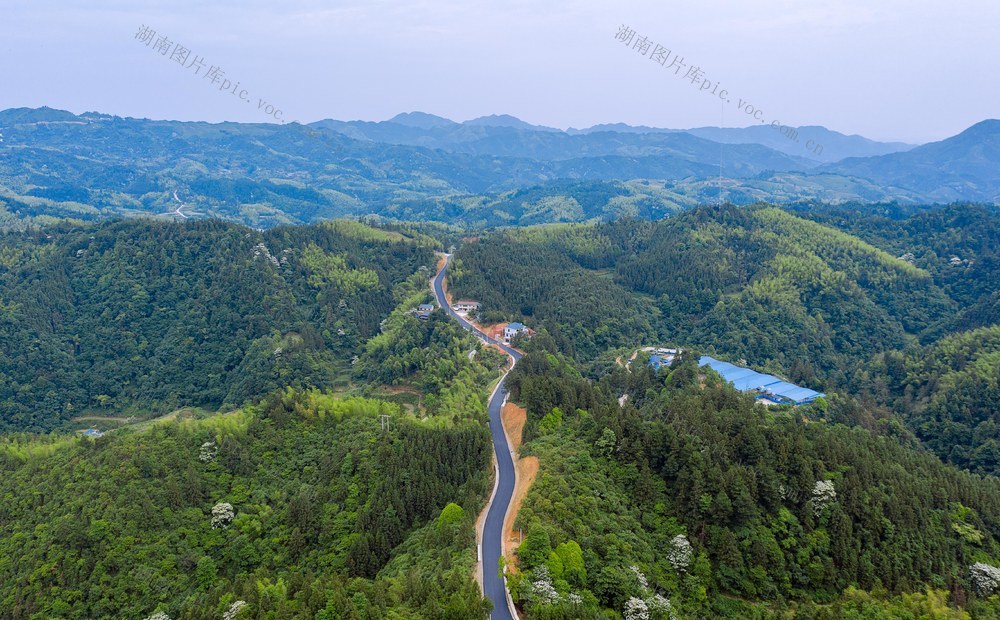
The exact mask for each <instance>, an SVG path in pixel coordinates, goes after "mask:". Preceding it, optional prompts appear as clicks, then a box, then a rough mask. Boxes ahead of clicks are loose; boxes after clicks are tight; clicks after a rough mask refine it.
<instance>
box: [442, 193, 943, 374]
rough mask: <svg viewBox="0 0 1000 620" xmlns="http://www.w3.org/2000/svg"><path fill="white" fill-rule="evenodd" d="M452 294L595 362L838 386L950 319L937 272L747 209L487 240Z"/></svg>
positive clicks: (463, 262) (831, 232)
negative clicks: (714, 369) (747, 369)
mask: <svg viewBox="0 0 1000 620" xmlns="http://www.w3.org/2000/svg"><path fill="white" fill-rule="evenodd" d="M457 258H458V261H459V262H458V269H457V271H456V273H455V277H454V278H453V290H454V291H455V293H456V294H457V295H459V296H461V297H471V298H474V299H479V300H480V301H482V302H483V303H484V309H483V311H484V313H486V315H487V316H491V317H492V318H500V317H508V318H515V317H516V318H521V319H524V320H525V321H527V322H528V324H529V325H531V326H532V327H535V328H545V329H546V330H547V331H548V332H549V333H550V334H551V335H553V336H554V337H555V338H556V340H557V341H558V342H560V343H565V346H564V347H563V350H564V351H567V352H569V353H571V354H573V355H574V356H575V357H577V359H580V360H593V359H595V358H596V357H598V356H599V355H600V354H601V353H603V352H604V351H606V350H608V349H612V348H621V347H626V346H631V345H638V344H651V343H655V342H672V343H676V344H680V345H688V346H695V347H697V348H699V349H702V350H706V351H714V352H716V353H718V354H720V355H724V356H726V357H727V358H729V359H733V360H738V359H743V360H745V361H746V362H748V363H749V364H751V365H754V366H757V367H761V368H765V369H768V370H773V371H777V372H783V373H784V374H786V375H788V376H790V378H791V379H792V380H795V381H802V382H805V383H807V384H809V385H814V386H824V385H839V384H843V383H844V382H846V380H847V379H848V377H849V376H850V375H851V374H853V370H854V367H855V365H856V364H857V363H858V362H859V361H861V360H866V359H868V358H870V357H871V355H873V354H875V353H877V352H880V351H884V350H888V349H894V348H901V347H903V346H905V345H906V344H907V343H908V342H910V341H911V340H913V339H914V338H916V337H917V336H918V335H920V334H921V333H924V332H926V331H928V330H930V329H931V328H932V327H933V326H935V325H936V324H937V323H938V322H940V321H943V320H945V319H946V318H947V317H950V316H952V315H953V314H954V313H955V312H956V309H957V306H958V302H957V301H956V300H955V299H952V298H950V297H949V295H948V294H946V292H945V290H943V289H942V287H941V286H940V285H938V284H937V283H936V282H935V279H934V277H933V274H932V273H930V272H928V271H927V270H925V269H921V268H920V267H917V266H914V265H911V264H909V263H907V262H905V261H903V260H899V259H897V258H895V257H894V256H893V255H891V254H889V253H887V252H885V251H883V250H880V249H878V248H877V247H875V246H873V245H870V244H869V243H866V242H865V241H862V240H861V239H859V238H857V237H854V236H852V235H849V234H846V233H844V232H842V231H839V230H837V229H836V228H834V227H831V226H826V225H820V224H818V223H815V222H811V221H809V220H806V219H803V218H801V217H797V216H795V215H793V214H791V213H789V212H786V211H782V210H780V209H777V208H774V207H769V206H766V205H756V206H753V207H747V208H740V207H734V206H725V207H703V208H699V209H695V210H692V211H688V212H684V213H681V214H679V215H677V216H675V217H670V218H667V219H665V220H662V221H660V222H655V223H650V222H641V221H619V222H614V223H606V224H596V225H590V226H562V227H540V228H532V229H525V230H506V231H502V232H497V233H493V234H489V235H483V236H480V237H479V238H478V240H477V241H476V242H475V243H470V244H467V245H466V246H463V248H462V249H461V250H460V251H459V252H458V254H457Z"/></svg>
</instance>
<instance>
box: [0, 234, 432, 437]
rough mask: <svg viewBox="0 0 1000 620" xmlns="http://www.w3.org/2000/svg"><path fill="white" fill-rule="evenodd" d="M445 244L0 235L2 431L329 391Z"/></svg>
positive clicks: (389, 239)
mask: <svg viewBox="0 0 1000 620" xmlns="http://www.w3.org/2000/svg"><path fill="white" fill-rule="evenodd" d="M434 245H435V242H434V241H433V240H431V239H429V238H427V237H423V236H421V235H418V234H415V233H401V232H390V231H385V230H377V229H373V228H369V227H367V226H364V225H361V224H357V223H353V222H332V223H328V224H322V225H316V226H311V227H298V228H276V229H272V230H270V231H268V232H265V233H261V232H257V231H254V230H251V229H248V228H244V227H242V226H238V225H233V224H226V223H222V222H218V221H197V222H190V223H162V222H150V221H119V222H112V223H107V224H104V225H99V226H98V225H91V226H82V227H81V226H74V225H70V224H63V225H58V226H54V227H50V228H44V229H41V230H37V231H33V232H30V233H16V234H15V233H11V234H7V235H4V236H3V237H0V351H2V353H3V358H4V364H3V368H2V369H0V428H6V429H26V430H42V429H50V428H53V427H54V426H56V425H57V424H59V423H60V422H62V421H64V420H67V419H70V418H73V417H74V416H77V415H79V414H80V413H84V412H89V413H95V412H96V413H109V412H126V413H128V412H138V413H139V414H148V413H157V412H165V411H168V410H170V409H172V408H175V407H178V406H188V405H202V406H209V407H218V406H220V405H223V404H228V405H239V404H242V403H243V402H244V401H245V400H246V399H250V398H254V397H257V396H260V395H262V394H265V393H267V392H270V391H272V390H274V389H277V388H283V387H285V386H287V385H315V386H329V385H332V384H333V383H334V382H335V381H337V380H338V379H337V377H338V376H340V375H343V374H344V373H345V372H347V370H348V369H349V368H350V366H349V361H350V360H351V358H352V357H353V356H354V355H355V354H357V353H360V352H361V350H362V345H363V344H364V342H365V341H366V340H367V339H368V338H369V337H371V336H372V335H374V334H376V333H378V331H379V323H380V322H381V321H382V320H383V319H384V318H385V317H387V316H388V315H389V313H390V312H391V311H392V310H393V308H394V307H395V306H396V304H397V301H396V299H395V298H394V296H393V287H394V286H395V285H396V284H398V283H400V282H402V281H404V280H405V279H406V278H408V277H409V276H411V275H413V274H415V273H416V272H417V271H418V270H419V269H420V268H421V267H430V266H432V265H433V250H432V246H434Z"/></svg>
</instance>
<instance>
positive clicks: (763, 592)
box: [509, 335, 1000, 620]
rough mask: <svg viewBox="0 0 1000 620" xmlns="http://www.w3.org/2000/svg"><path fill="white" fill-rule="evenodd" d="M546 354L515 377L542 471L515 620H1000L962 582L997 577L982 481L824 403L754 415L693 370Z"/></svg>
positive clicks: (537, 350)
mask: <svg viewBox="0 0 1000 620" xmlns="http://www.w3.org/2000/svg"><path fill="white" fill-rule="evenodd" d="M553 345H554V342H553V341H552V339H550V338H546V337H544V336H542V335H539V336H536V337H535V338H534V339H532V340H531V341H530V342H529V344H528V349H529V350H528V354H527V355H526V356H525V357H524V358H523V359H522V360H521V362H519V363H518V365H517V366H516V367H515V369H514V371H513V372H512V373H511V375H510V379H509V383H510V387H511V392H512V396H511V398H512V400H514V401H517V402H519V403H521V404H522V405H524V406H525V407H526V408H527V423H526V424H525V444H524V446H523V448H522V453H525V454H532V455H535V456H537V457H538V459H539V462H540V465H539V470H538V474H537V477H536V479H535V482H534V484H533V485H532V487H531V490H530V491H529V493H528V496H527V498H526V500H525V504H524V507H523V508H522V509H521V511H520V512H519V515H518V522H517V524H516V527H517V528H520V529H523V531H524V532H525V537H524V541H523V542H522V543H521V545H520V547H519V549H518V552H517V560H518V562H519V567H520V572H519V573H518V574H517V575H516V576H515V577H513V578H512V579H510V580H509V583H510V585H511V590H512V593H513V595H514V597H515V600H517V601H519V603H520V604H521V605H522V606H523V607H524V609H525V610H526V612H527V614H526V616H525V617H526V618H528V619H529V620H538V619H548V618H595V619H596V618H606V617H611V616H610V615H609V614H610V613H614V612H618V613H623V616H625V617H632V618H637V617H642V618H650V619H652V620H661V619H663V620H665V619H667V618H685V619H686V618H732V619H734V620H736V619H740V620H743V619H753V620H764V619H778V618H780V619H792V618H794V619H796V620H861V619H865V620H869V619H871V620H904V619H916V618H928V619H929V618H937V619H941V620H987V619H993V618H997V617H998V614H1000V597H998V596H996V595H995V594H994V595H993V596H990V595H991V594H993V593H994V592H995V585H996V582H990V583H992V584H993V585H990V584H989V583H987V582H986V581H980V580H978V579H977V577H978V575H977V574H976V573H975V571H974V570H973V567H976V566H977V565H978V566H980V567H981V566H982V565H987V567H986V568H985V569H983V570H985V571H987V573H989V572H990V571H996V570H997V569H993V568H990V567H995V566H997V565H998V564H1000V543H998V541H1000V521H998V518H997V517H998V514H1000V482H998V480H997V479H996V478H994V477H980V476H977V475H972V474H969V473H967V472H959V471H958V470H956V469H955V468H953V467H951V466H949V465H946V464H943V463H941V462H940V461H939V460H938V459H937V458H935V457H934V456H933V455H931V454H929V453H928V452H927V451H925V450H922V449H920V448H919V447H917V446H915V445H913V444H910V443H909V442H907V441H899V440H898V439H896V438H892V437H886V436H876V435H874V434H872V433H870V432H868V431H866V430H864V429H861V428H849V427H847V426H844V425H840V424H829V423H827V422H826V421H824V420H823V417H824V405H816V406H807V407H803V408H800V409H797V410H796V411H795V413H792V414H789V413H787V412H775V411H773V410H767V409H765V408H764V407H762V406H759V405H756V404H755V403H754V399H753V397H752V396H751V395H746V394H739V393H738V392H736V391H735V390H734V389H733V388H732V387H731V386H728V385H726V384H724V382H722V381H721V379H719V378H718V377H714V378H713V376H711V375H710V374H704V373H702V372H700V371H699V369H698V368H697V365H696V362H695V360H696V359H697V357H696V356H686V357H681V358H679V359H678V360H677V361H676V362H675V363H674V364H673V365H672V366H671V367H670V368H669V369H664V370H662V371H661V372H660V373H654V371H653V370H652V368H650V367H648V366H641V367H636V368H634V369H632V371H631V372H629V371H626V370H625V369H624V368H613V369H612V370H611V372H609V373H607V374H605V375H603V376H602V377H601V378H600V379H599V380H596V381H595V380H588V379H585V378H583V377H581V376H580V374H579V372H578V370H577V369H576V368H574V367H573V365H572V364H570V363H567V362H566V360H565V359H561V358H560V356H559V355H558V354H553V353H552V350H551V347H552V346H553ZM623 393H624V394H627V395H629V399H628V400H627V401H625V402H624V404H620V402H619V400H618V398H619V396H620V395H621V394H623ZM608 610H613V612H609V611H608ZM637 610H638V611H637ZM640 612H641V613H640ZM613 617H617V616H613Z"/></svg>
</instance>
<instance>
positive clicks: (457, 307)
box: [451, 299, 479, 312]
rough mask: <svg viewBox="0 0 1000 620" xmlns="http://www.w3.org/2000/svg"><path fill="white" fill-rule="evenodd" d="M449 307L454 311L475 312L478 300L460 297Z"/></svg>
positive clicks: (477, 307)
mask: <svg viewBox="0 0 1000 620" xmlns="http://www.w3.org/2000/svg"><path fill="white" fill-rule="evenodd" d="M451 309H452V310H454V311H455V312H475V311H476V310H479V302H478V301H472V300H469V299H460V300H459V301H456V302H455V303H453V304H452V305H451Z"/></svg>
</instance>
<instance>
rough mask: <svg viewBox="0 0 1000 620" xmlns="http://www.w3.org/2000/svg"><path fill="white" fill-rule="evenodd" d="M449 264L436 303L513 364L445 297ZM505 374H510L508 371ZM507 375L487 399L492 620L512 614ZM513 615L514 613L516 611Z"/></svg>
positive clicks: (487, 569) (486, 548)
mask: <svg viewBox="0 0 1000 620" xmlns="http://www.w3.org/2000/svg"><path fill="white" fill-rule="evenodd" d="M450 263H451V255H450V254H445V263H444V266H442V267H441V270H440V271H439V272H438V273H437V275H435V276H434V280H433V288H434V296H435V297H436V298H437V301H438V304H439V305H440V306H441V308H443V309H444V311H445V312H447V313H448V315H449V316H451V318H453V319H455V320H456V321H458V323H459V324H460V325H461V326H462V327H464V328H465V329H466V330H468V331H470V332H472V333H473V334H475V335H476V336H477V337H479V339H480V340H483V341H484V342H487V343H489V344H493V345H496V346H498V347H500V348H501V349H502V350H503V351H504V352H505V353H506V354H507V355H509V356H510V357H511V359H512V360H513V363H512V364H511V368H513V367H514V364H516V363H517V360H519V359H521V353H520V352H519V351H517V350H516V349H512V348H511V347H509V346H507V345H505V344H504V343H502V342H499V341H497V340H496V339H495V338H490V337H489V336H487V335H486V334H484V333H483V332H482V331H480V330H479V329H477V328H476V327H475V326H474V325H472V324H471V323H469V322H468V321H466V320H465V319H463V318H462V317H461V316H459V315H458V313H457V312H455V311H454V310H453V309H452V307H451V305H450V304H449V303H448V299H447V298H446V297H445V294H444V276H445V271H446V270H447V269H448V265H449V264H450ZM508 372H510V371H509V370H508ZM506 382H507V375H506V374H504V376H503V377H502V378H501V379H500V382H499V384H497V389H496V390H495V391H494V392H493V396H492V397H490V403H489V415H490V435H491V436H492V438H493V451H494V452H495V453H496V458H497V483H496V492H495V494H494V496H493V503H492V504H490V508H489V512H487V513H486V523H485V525H484V526H483V543H482V544H483V557H482V560H483V562H482V565H483V592H484V593H485V595H486V597H487V598H488V599H490V601H492V602H493V613H492V614H491V616H490V618H491V619H492V620H514V618H515V615H513V614H512V613H511V606H510V605H509V599H508V596H507V585H506V580H505V579H503V578H501V577H500V575H499V574H498V572H499V571H498V570H497V569H498V567H499V564H500V556H501V555H502V554H503V535H504V532H503V524H504V520H505V519H506V516H507V510H508V509H509V508H510V501H511V498H512V497H513V496H514V459H513V458H512V456H511V450H510V445H509V444H508V443H507V435H506V434H504V431H503V423H502V422H501V420H500V408H501V407H502V406H503V403H504V400H505V399H506V396H507V387H506V385H505V384H506ZM515 613H516V612H515Z"/></svg>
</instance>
